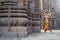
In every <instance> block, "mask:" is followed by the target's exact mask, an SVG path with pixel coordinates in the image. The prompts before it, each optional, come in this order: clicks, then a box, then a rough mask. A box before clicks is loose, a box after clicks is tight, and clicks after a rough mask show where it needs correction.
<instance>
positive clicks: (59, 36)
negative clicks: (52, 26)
mask: <svg viewBox="0 0 60 40" xmlns="http://www.w3.org/2000/svg"><path fill="white" fill-rule="evenodd" d="M0 40H60V32H52V33H50V32H47V33H44V32H41V33H32V34H30V35H29V36H27V37H23V38H18V37H16V38H9V37H7V38H3V37H1V38H0Z"/></svg>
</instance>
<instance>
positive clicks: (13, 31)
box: [0, 26, 31, 38]
mask: <svg viewBox="0 0 60 40" xmlns="http://www.w3.org/2000/svg"><path fill="white" fill-rule="evenodd" d="M28 29H29V28H27V27H23V26H21V27H11V28H10V30H9V27H0V36H1V37H4V38H7V37H26V36H27V35H28V33H31V29H29V30H28ZM8 30H9V31H8Z"/></svg>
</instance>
